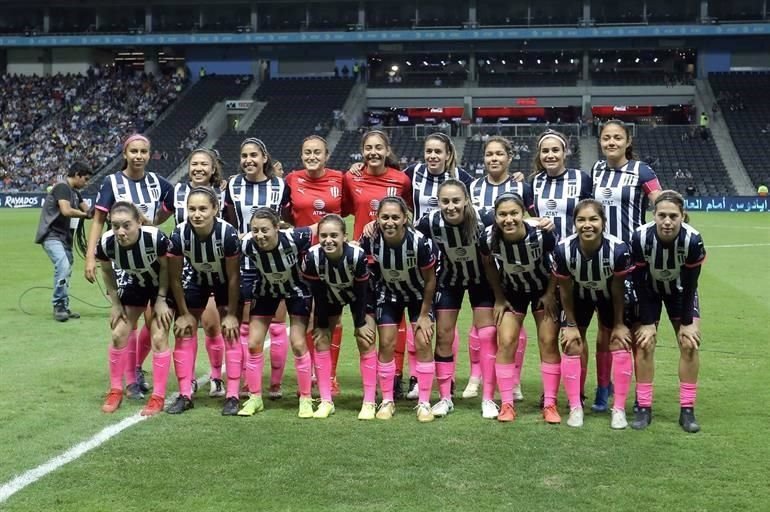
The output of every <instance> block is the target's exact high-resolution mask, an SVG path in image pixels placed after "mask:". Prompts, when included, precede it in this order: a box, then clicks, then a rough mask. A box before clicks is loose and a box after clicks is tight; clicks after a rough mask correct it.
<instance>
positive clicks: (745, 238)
mask: <svg viewBox="0 0 770 512" xmlns="http://www.w3.org/2000/svg"><path fill="white" fill-rule="evenodd" d="M38 215H39V211H38V210H0V226H2V227H1V228H0V241H2V248H3V250H4V254H3V257H2V263H1V264H0V265H1V268H2V271H1V272H0V311H1V312H2V313H0V486H2V485H3V484H4V483H6V482H8V481H9V480H11V479H12V478H14V476H16V475H18V474H21V473H23V472H24V471H27V470H29V469H32V468H34V467H36V466H38V465H40V464H43V463H44V462H46V461H48V460H49V459H51V458H52V457H55V456H57V455H59V454H61V453H62V452H64V451H65V450H67V449H68V448H70V447H71V446H73V445H75V444H77V443H79V442H81V441H84V440H87V439H89V438H90V437H91V436H93V435H94V434H95V433H97V432H99V431H100V430H102V429H103V428H104V427H106V426H109V425H112V424H114V423H117V422H118V421H120V420H121V419H124V418H127V417H129V416H132V415H134V414H136V413H137V412H138V411H139V410H140V407H141V406H140V405H139V404H136V403H130V402H124V405H123V407H122V408H121V409H120V410H119V411H118V412H117V413H116V414H114V415H105V414H102V413H101V412H100V406H101V402H102V398H103V394H104V392H105V391H106V388H107V382H108V379H107V364H106V347H107V342H108V339H109V332H108V325H107V314H108V310H107V309H97V308H95V307H91V306H87V305H84V304H81V303H79V302H77V301H73V303H72V307H73V309H77V310H78V311H79V312H81V313H82V315H83V318H82V319H80V320H73V321H69V322H67V323H64V324H59V323H56V322H54V321H53V320H52V317H51V307H50V292H49V291H47V290H33V291H31V292H29V293H28V294H27V295H26V296H25V297H24V299H23V301H22V306H23V308H24V309H26V310H27V311H28V312H29V313H31V314H25V313H23V312H21V311H20V309H19V297H20V295H21V294H22V293H23V292H24V291H25V290H27V289H28V288H30V287H35V286H50V285H51V280H52V269H51V265H50V263H49V261H48V259H47V258H46V256H45V254H44V252H43V250H42V248H41V247H40V246H37V245H35V244H34V243H33V242H32V238H33V234H34V230H35V226H36V223H37V218H38ZM769 220H770V217H768V216H767V215H766V214H735V213H734V214H731V213H723V214H722V213H708V214H705V213H696V214H694V215H693V219H692V224H693V225H694V226H695V227H696V228H697V229H699V230H700V231H701V232H702V233H703V236H704V239H705V241H706V246H707V249H708V253H709V256H708V261H707V262H706V265H705V267H704V270H703V273H702V276H701V285H700V296H701V305H702V312H703V323H702V329H703V332H704V344H703V348H702V351H701V378H700V387H699V393H698V404H697V409H696V410H697V413H698V419H699V421H700V423H701V425H702V427H703V431H702V432H701V433H699V434H696V435H688V434H685V433H684V432H682V431H681V429H680V428H679V426H678V425H677V423H676V421H677V417H678V411H679V408H678V385H677V376H676V375H677V373H676V370H677V358H678V353H677V351H676V349H675V342H674V338H673V335H672V330H671V327H670V325H668V324H667V323H666V324H663V325H662V327H661V333H660V339H659V348H658V351H657V375H656V381H655V384H656V387H655V403H654V421H653V423H652V425H651V426H650V428H649V429H647V430H646V431H643V432H635V431H632V430H630V429H629V430H626V431H622V432H616V431H611V430H610V428H609V417H608V415H606V414H600V415H597V414H591V413H590V412H587V413H586V420H585V427H584V428H582V429H570V428H568V427H567V426H566V425H565V424H564V423H562V425H560V426H549V425H545V424H544V423H543V421H542V419H541V417H540V414H539V411H538V409H537V401H538V396H539V395H540V372H539V359H538V354H537V345H536V342H535V339H534V333H535V330H534V326H533V324H532V323H531V320H528V323H527V326H528V330H529V335H530V344H529V348H528V351H527V358H526V363H525V366H524V371H523V382H522V387H523V392H524V395H525V400H524V402H523V403H521V404H520V405H519V418H518V419H517V420H516V422H515V423H513V424H498V423H497V422H494V421H486V420H482V419H481V416H480V403H479V400H478V399H473V400H462V399H459V398H458V399H457V400H456V410H455V412H454V413H453V414H452V415H450V416H449V417H447V418H445V419H442V420H437V421H435V422H433V423H430V424H418V423H417V421H416V420H415V417H414V412H413V410H412V407H413V406H414V404H413V403H412V402H406V401H405V402H400V403H399V404H398V409H397V414H396V417H395V418H394V419H393V421H391V422H379V421H374V422H359V421H357V420H356V414H357V412H358V408H359V405H360V399H361V387H360V380H359V376H358V358H357V351H356V349H355V343H354V342H353V340H352V329H351V327H350V322H349V319H347V320H346V322H347V323H346V329H345V338H346V339H345V342H344V344H343V353H342V358H341V364H340V372H339V373H340V380H341V387H342V392H343V393H342V395H341V396H340V397H338V399H337V400H336V405H337V413H336V414H335V415H334V416H333V417H331V418H330V419H328V420H325V421H320V420H299V419H297V418H296V406H297V401H296V399H295V398H294V390H295V387H296V384H295V380H294V374H293V365H292V364H291V358H290V362H289V364H288V367H287V375H286V379H285V381H284V382H285V386H284V388H285V391H286V393H285V396H286V398H284V399H283V400H281V401H277V402H270V401H268V402H267V403H266V407H267V409H266V411H265V412H264V413H262V414H258V415H257V416H254V417H252V418H238V417H236V418H223V417H222V416H220V409H221V404H220V401H219V400H212V399H209V398H208V397H207V396H205V395H206V393H203V392H200V393H199V396H198V397H197V399H196V402H195V409H193V410H192V411H189V412H188V413H185V414H184V415H182V416H178V417H173V416H170V415H166V414H162V415H160V416H158V417H155V418H152V419H150V420H147V421H143V422H140V423H138V424H137V425H135V426H133V427H131V428H129V429H127V430H125V431H123V432H122V433H120V434H119V435H117V436H116V437H114V438H112V439H111V440H109V441H108V442H106V443H105V444H104V445H102V446H101V447H99V448H97V449H95V450H93V451H91V452H89V453H87V454H85V455H84V456H83V457H81V458H79V459H77V460H75V461H74V462H72V463H70V464H68V465H65V466H63V467H61V468H60V469H58V470H57V471H55V472H53V473H52V474H50V475H48V476H46V477H44V478H42V479H41V480H39V481H38V482H36V483H34V484H32V485H30V486H29V487H27V488H25V489H24V490H22V491H20V492H19V493H17V494H15V495H14V496H12V497H11V498H10V499H9V500H8V501H7V502H5V503H0V510H7V511H27V510H29V511H33V510H34V511H39V510H45V511H78V512H83V511H147V510H154V511H160V510H187V511H196V512H197V511H204V510H229V511H236V510H246V509H252V510H335V511H344V510H371V511H378V512H379V511H387V510H398V511H405V510H429V509H430V510H457V511H464V510H479V511H481V510H526V511H537V510H548V511H556V510H567V509H570V510H590V511H600V510H612V511H618V510H639V509H643V510H687V511H697V510H704V511H705V510H709V511H710V510H720V511H722V510H768V507H770V505H768V504H770V486H768V460H770V443H768V432H769V430H768V423H769V422H768V418H769V417H768V414H767V407H768V393H767V390H768V375H770V371H769V370H770V367H769V366H770V365H769V364H768V357H767V350H766V346H767V343H768V335H767V329H766V323H767V321H768V318H770V303H769V302H768V299H767V294H768V290H769V289H770V277H768V276H770V258H769V257H768V251H770V222H769ZM736 246H740V247H736ZM82 269H83V262H82V261H81V260H77V262H76V265H75V271H74V275H73V285H72V290H71V291H72V294H73V295H74V296H76V297H79V298H82V299H84V300H87V301H88V302H91V303H93V304H98V305H101V306H105V305H106V303H105V302H104V299H103V298H102V297H101V296H100V293H99V290H98V289H97V288H96V287H95V286H92V285H89V284H88V283H86V282H85V280H84V279H83V278H82ZM469 317H470V315H469V314H463V315H462V316H461V319H460V332H461V335H462V343H461V350H460V358H459V364H458V387H459V388H460V389H462V387H464V385H465V382H466V379H467V368H468V357H467V344H466V342H465V335H466V333H467V330H468V327H469ZM590 336H593V334H591V335H590ZM206 365H207V360H206V352H205V349H204V348H203V347H201V350H199V362H198V373H205V371H206V369H207V366H206ZM266 367H268V365H266ZM145 368H146V369H149V368H150V365H149V361H148V362H147V363H145ZM594 375H595V374H594V368H593V365H592V366H591V368H590V371H589V380H588V385H587V387H588V388H589V389H593V385H594V378H595V377H594ZM171 379H172V381H173V380H174V377H173V372H172V375H171ZM174 382H175V381H174ZM169 388H170V390H169V391H170V392H173V391H175V389H176V386H175V384H174V383H173V382H172V383H170V385H169ZM434 398H435V397H434ZM559 401H560V404H561V405H562V406H563V404H565V403H566V399H565V398H564V396H563V395H561V396H560V400H559ZM631 402H632V398H630V399H629V404H628V407H627V410H628V412H629V415H630V414H631V411H630V410H631ZM562 411H563V408H562ZM564 416H565V418H564V420H566V414H565V415H564Z"/></svg>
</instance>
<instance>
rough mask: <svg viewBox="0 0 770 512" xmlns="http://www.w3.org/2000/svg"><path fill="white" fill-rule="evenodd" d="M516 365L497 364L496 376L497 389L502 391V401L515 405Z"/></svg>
mask: <svg viewBox="0 0 770 512" xmlns="http://www.w3.org/2000/svg"><path fill="white" fill-rule="evenodd" d="M515 367H516V363H496V364H495V375H496V376H497V388H498V389H499V390H500V401H501V402H502V403H504V404H511V405H513V388H514V387H515V386H516V377H515V374H516V372H515Z"/></svg>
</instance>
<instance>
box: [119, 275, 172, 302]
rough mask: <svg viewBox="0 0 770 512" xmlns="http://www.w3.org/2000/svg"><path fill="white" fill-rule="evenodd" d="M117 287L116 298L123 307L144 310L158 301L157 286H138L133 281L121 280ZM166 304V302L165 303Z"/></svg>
mask: <svg viewBox="0 0 770 512" xmlns="http://www.w3.org/2000/svg"><path fill="white" fill-rule="evenodd" d="M122 281H123V282H122V283H121V284H120V286H118V298H119V299H120V303H121V304H123V305H124V306H130V307H134V308H146V307H147V305H148V304H150V305H153V304H155V301H156V300H157V299H158V287H157V286H148V287H145V286H140V285H139V284H137V283H136V282H135V281H133V280H127V279H123V280H122ZM167 302H168V301H167Z"/></svg>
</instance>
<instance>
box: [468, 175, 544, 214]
mask: <svg viewBox="0 0 770 512" xmlns="http://www.w3.org/2000/svg"><path fill="white" fill-rule="evenodd" d="M468 192H470V194H471V202H472V203H473V206H475V207H476V208H477V209H479V210H492V209H493V208H494V206H495V199H496V198H497V196H499V195H500V194H502V193H503V192H512V193H514V194H518V195H519V196H521V198H522V199H523V200H524V206H526V207H527V211H528V212H529V214H530V215H534V212H535V209H534V202H535V200H534V197H533V195H532V187H530V186H529V184H528V183H524V182H522V181H515V180H514V179H513V178H511V177H509V178H508V179H507V180H505V181H504V182H502V183H500V184H499V185H493V184H492V183H490V182H489V180H487V177H486V176H483V177H481V178H478V179H475V180H473V183H471V187H470V190H469V191H468Z"/></svg>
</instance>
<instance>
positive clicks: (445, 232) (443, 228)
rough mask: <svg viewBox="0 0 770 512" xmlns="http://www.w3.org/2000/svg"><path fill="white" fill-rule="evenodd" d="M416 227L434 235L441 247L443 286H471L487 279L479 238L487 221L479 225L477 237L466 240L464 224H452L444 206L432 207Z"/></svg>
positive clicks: (425, 233) (428, 234)
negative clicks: (443, 212) (448, 220)
mask: <svg viewBox="0 0 770 512" xmlns="http://www.w3.org/2000/svg"><path fill="white" fill-rule="evenodd" d="M416 229H417V231H419V232H420V233H422V234H423V235H424V236H425V237H427V238H429V239H431V241H432V242H433V245H434V246H435V247H436V248H437V249H438V255H439V269H438V284H439V285H443V286H468V285H469V284H481V283H483V282H485V276H484V268H483V266H482V264H481V255H480V253H479V246H478V241H479V239H481V237H482V236H483V233H484V225H483V224H482V223H481V221H479V222H478V223H477V225H476V232H477V238H476V240H474V241H469V240H466V239H465V238H464V237H463V236H462V231H463V230H462V226H461V225H457V226H455V225H452V224H450V223H448V222H447V221H446V220H445V219H444V215H442V213H441V210H433V211H432V212H430V213H429V214H428V215H426V216H424V217H423V218H422V219H420V222H419V223H418V224H417V226H416Z"/></svg>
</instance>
